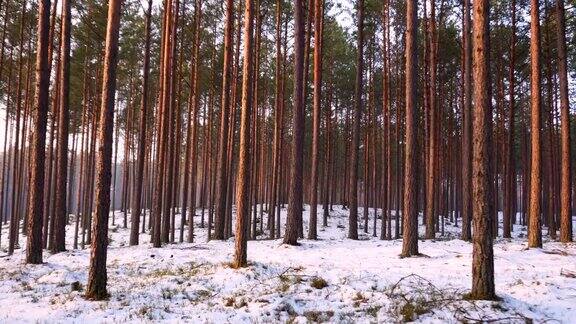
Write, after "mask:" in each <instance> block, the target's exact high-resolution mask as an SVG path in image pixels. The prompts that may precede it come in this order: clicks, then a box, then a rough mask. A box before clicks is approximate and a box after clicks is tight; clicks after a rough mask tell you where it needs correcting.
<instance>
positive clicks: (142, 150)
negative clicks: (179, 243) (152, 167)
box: [112, 0, 152, 245]
mask: <svg viewBox="0 0 576 324" xmlns="http://www.w3.org/2000/svg"><path fill="white" fill-rule="evenodd" d="M151 20H152V0H148V9H147V11H146V22H145V25H146V26H145V38H146V41H145V45H144V66H143V70H144V77H143V79H142V102H141V105H140V132H139V134H138V160H137V162H136V163H137V165H136V177H135V180H136V183H135V185H134V193H133V194H132V219H131V224H130V245H138V241H139V235H138V234H139V224H140V214H141V212H142V207H141V201H142V183H143V179H144V162H145V160H146V125H147V119H148V83H149V82H148V79H149V74H150V28H151V27H150V25H151ZM112 199H114V197H112Z"/></svg>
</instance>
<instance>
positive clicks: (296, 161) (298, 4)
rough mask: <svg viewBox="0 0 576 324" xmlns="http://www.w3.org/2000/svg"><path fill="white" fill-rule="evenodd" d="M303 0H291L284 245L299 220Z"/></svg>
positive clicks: (296, 229) (291, 241)
mask: <svg viewBox="0 0 576 324" xmlns="http://www.w3.org/2000/svg"><path fill="white" fill-rule="evenodd" d="M303 5H304V4H303V1H302V0H295V1H294V28H295V29H294V32H295V39H294V108H293V113H292V129H293V136H292V149H291V150H290V162H291V163H290V186H289V189H288V215H287V219H286V233H285V234H284V244H289V245H297V244H298V236H299V235H298V234H299V222H300V221H301V219H302V207H303V206H302V196H303V193H302V191H303V190H302V182H303V181H302V174H303V153H304V86H305V84H304V46H305V45H304V13H303V11H304V10H303Z"/></svg>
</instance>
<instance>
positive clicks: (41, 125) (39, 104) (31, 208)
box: [0, 0, 50, 264]
mask: <svg viewBox="0 0 576 324" xmlns="http://www.w3.org/2000/svg"><path fill="white" fill-rule="evenodd" d="M49 20H50V0H43V1H39V6H38V27H37V37H38V44H37V46H36V80H37V82H36V97H35V104H34V105H35V106H36V109H35V110H34V111H35V114H34V133H33V134H34V135H33V139H32V143H31V144H32V164H31V165H32V169H31V174H30V179H31V180H30V183H31V185H32V188H30V189H31V190H30V200H29V205H28V245H27V249H26V263H32V264H40V263H42V214H43V210H44V208H43V204H44V195H43V191H44V158H45V143H46V124H47V116H48V101H49V98H48V97H49V96H48V94H49V91H50V89H49V88H50V70H49V68H48V44H49V39H48V36H49V35H48V34H49V28H50V25H49ZM4 154H6V151H4ZM4 159H5V157H4ZM0 222H1V219H0Z"/></svg>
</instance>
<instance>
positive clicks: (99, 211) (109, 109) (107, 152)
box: [86, 0, 122, 300]
mask: <svg viewBox="0 0 576 324" xmlns="http://www.w3.org/2000/svg"><path fill="white" fill-rule="evenodd" d="M121 6H122V0H110V1H109V3H108V23H107V27H106V51H105V55H104V69H103V78H102V99H101V109H100V122H99V127H98V154H97V159H96V169H97V171H96V197H95V200H94V201H95V203H96V214H95V218H94V235H93V236H92V252H91V254H90V268H89V273H88V284H87V286H86V298H87V299H90V300H103V299H106V298H108V296H109V295H108V291H107V289H106V284H107V281H108V275H107V271H106V255H107V248H108V215H109V211H110V182H111V168H112V141H113V139H112V135H113V125H114V104H115V95H116V66H117V63H118V62H117V61H118V35H119V30H120V14H121Z"/></svg>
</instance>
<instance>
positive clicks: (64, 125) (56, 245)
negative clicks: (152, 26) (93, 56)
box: [52, 0, 72, 253]
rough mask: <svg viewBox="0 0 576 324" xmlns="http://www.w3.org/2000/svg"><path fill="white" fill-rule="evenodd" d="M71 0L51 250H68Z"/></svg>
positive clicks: (65, 20) (65, 3) (65, 7)
mask: <svg viewBox="0 0 576 324" xmlns="http://www.w3.org/2000/svg"><path fill="white" fill-rule="evenodd" d="M71 10H72V9H71V4H70V1H69V0H62V18H61V19H62V36H61V37H60V39H61V44H60V75H59V77H60V95H59V96H58V98H59V103H58V104H59V106H60V109H59V111H58V113H59V115H58V153H57V157H56V158H57V161H56V166H57V170H56V201H55V209H54V210H55V214H54V215H53V217H54V222H55V223H54V242H53V244H52V253H58V252H62V251H65V250H66V244H65V239H66V223H67V218H68V209H67V208H66V207H67V203H66V182H67V173H66V172H67V169H68V124H69V123H70V107H69V102H70V35H71V33H70V29H71V21H72V20H71Z"/></svg>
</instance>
